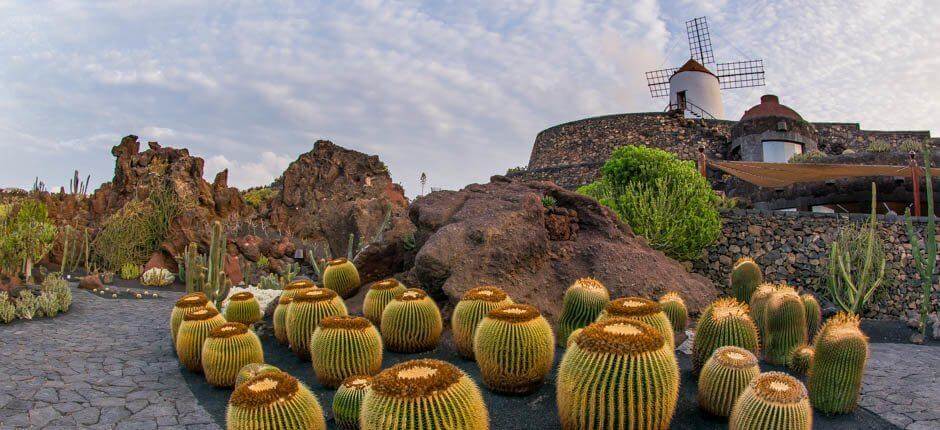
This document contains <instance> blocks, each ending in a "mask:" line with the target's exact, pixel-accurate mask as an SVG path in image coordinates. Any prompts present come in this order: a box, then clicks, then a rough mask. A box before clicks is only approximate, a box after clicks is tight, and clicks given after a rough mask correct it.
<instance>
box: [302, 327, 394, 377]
mask: <svg viewBox="0 0 940 430" xmlns="http://www.w3.org/2000/svg"><path fill="white" fill-rule="evenodd" d="M310 361H311V362H312V363H313V371H314V373H316V375H317V381H319V382H320V384H321V385H323V386H326V387H330V388H336V387H338V386H339V384H340V383H341V382H343V380H344V379H346V378H347V377H349V376H352V375H374V374H376V373H378V372H379V370H381V369H382V337H381V336H379V331H378V330H376V329H375V326H373V325H372V323H370V322H369V320H367V319H365V318H363V317H353V316H328V317H324V318H323V319H322V320H320V325H319V326H318V327H317V329H316V330H314V332H313V336H311V337H310Z"/></svg>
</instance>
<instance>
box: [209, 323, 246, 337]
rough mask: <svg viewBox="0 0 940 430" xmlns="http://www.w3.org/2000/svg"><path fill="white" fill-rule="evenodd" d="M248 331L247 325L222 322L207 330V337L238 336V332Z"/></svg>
mask: <svg viewBox="0 0 940 430" xmlns="http://www.w3.org/2000/svg"><path fill="white" fill-rule="evenodd" d="M245 333H248V326H246V325H244V324H242V323H240V322H234V321H232V322H227V323H225V324H222V325H220V326H218V327H216V328H214V329H212V331H210V332H209V337H211V338H216V339H224V338H228V337H233V336H238V335H240V334H245Z"/></svg>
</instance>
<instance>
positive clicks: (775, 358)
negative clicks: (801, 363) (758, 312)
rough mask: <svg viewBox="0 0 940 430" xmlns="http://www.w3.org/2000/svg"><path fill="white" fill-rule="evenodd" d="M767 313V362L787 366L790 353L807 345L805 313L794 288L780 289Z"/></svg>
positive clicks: (765, 320) (773, 297) (765, 353)
mask: <svg viewBox="0 0 940 430" xmlns="http://www.w3.org/2000/svg"><path fill="white" fill-rule="evenodd" d="M766 306H767V308H766V309H765V311H764V329H765V330H766V333H765V334H764V358H765V359H766V360H767V362H768V363H771V364H776V365H781V366H783V365H786V364H787V361H788V360H789V359H790V353H792V352H793V350H794V349H796V348H797V347H798V346H800V345H802V344H805V343H806V342H807V340H808V339H807V330H806V309H805V308H804V307H803V301H802V300H801V299H800V296H799V295H798V294H797V293H796V292H795V291H793V289H791V288H779V289H778V290H777V291H776V292H775V293H773V294H771V295H770V298H769V299H768V300H767V305H766Z"/></svg>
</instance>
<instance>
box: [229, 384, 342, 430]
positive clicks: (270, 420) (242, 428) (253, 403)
mask: <svg viewBox="0 0 940 430" xmlns="http://www.w3.org/2000/svg"><path fill="white" fill-rule="evenodd" d="M225 423H226V428H227V429H228V430H281V429H309V430H326V418H324V416H323V409H322V408H321V407H320V402H319V401H317V398H316V396H314V395H313V393H311V392H310V389H309V388H307V387H305V386H304V385H303V384H301V383H300V382H299V381H297V379H295V378H294V377H293V376H290V375H288V374H287V373H284V372H280V371H278V372H270V373H264V374H260V375H257V376H255V377H254V378H251V379H249V380H247V381H245V382H244V383H242V384H241V385H239V386H238V388H236V389H235V391H234V392H232V397H230V398H229V402H228V409H227V410H226V412H225Z"/></svg>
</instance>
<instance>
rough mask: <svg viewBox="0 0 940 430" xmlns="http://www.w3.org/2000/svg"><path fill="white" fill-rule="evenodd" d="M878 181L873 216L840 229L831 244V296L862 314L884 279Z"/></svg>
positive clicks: (872, 209)
mask: <svg viewBox="0 0 940 430" xmlns="http://www.w3.org/2000/svg"><path fill="white" fill-rule="evenodd" d="M875 191H876V190H875V184H874V183H872V185H871V192H872V200H871V215H870V216H869V219H868V221H867V222H865V223H864V224H861V225H851V224H850V225H847V226H844V227H842V228H841V229H840V230H839V234H838V236H836V240H835V241H833V242H832V243H831V244H830V245H829V296H830V297H831V298H832V301H833V302H834V303H835V304H836V305H837V306H839V307H840V308H842V310H844V311H846V312H851V313H853V314H860V313H861V312H862V311H863V310H865V307H866V305H867V304H868V300H869V299H870V298H871V297H872V295H873V294H874V293H875V291H876V290H877V289H878V287H880V286H881V285H882V283H883V281H884V279H885V265H886V264H885V262H886V257H885V241H884V238H883V237H882V233H881V232H880V231H879V230H878V225H877V219H876V218H875V207H876V202H875Z"/></svg>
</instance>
